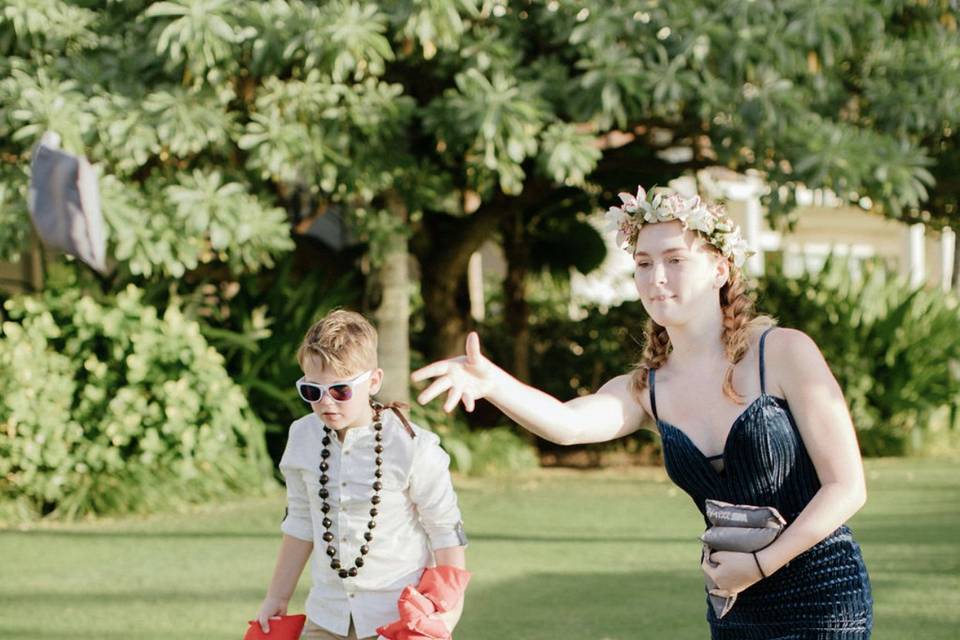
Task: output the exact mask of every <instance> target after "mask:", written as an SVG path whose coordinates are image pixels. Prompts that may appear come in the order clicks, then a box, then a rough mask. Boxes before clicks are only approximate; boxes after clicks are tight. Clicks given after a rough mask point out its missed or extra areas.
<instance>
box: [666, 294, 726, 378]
mask: <svg viewBox="0 0 960 640" xmlns="http://www.w3.org/2000/svg"><path fill="white" fill-rule="evenodd" d="M667 335H669V336H670V344H671V346H672V347H673V350H672V351H671V352H670V360H671V361H672V362H673V363H674V364H675V365H677V367H678V368H679V369H687V368H688V367H696V366H699V363H703V362H704V361H705V360H706V361H714V360H726V358H727V356H726V349H725V347H724V344H723V311H721V310H720V308H719V307H716V308H714V309H713V310H711V312H709V313H705V314H703V315H702V316H700V317H698V318H695V319H693V320H691V321H690V322H688V323H686V324H684V325H678V326H673V327H667Z"/></svg>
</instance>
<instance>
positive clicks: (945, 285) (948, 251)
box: [940, 227, 957, 291]
mask: <svg viewBox="0 0 960 640" xmlns="http://www.w3.org/2000/svg"><path fill="white" fill-rule="evenodd" d="M956 250H957V234H956V233H954V231H953V229H951V228H950V227H944V228H943V229H942V230H941V231H940V288H941V289H943V290H944V291H950V287H951V286H953V256H954V255H955V252H956Z"/></svg>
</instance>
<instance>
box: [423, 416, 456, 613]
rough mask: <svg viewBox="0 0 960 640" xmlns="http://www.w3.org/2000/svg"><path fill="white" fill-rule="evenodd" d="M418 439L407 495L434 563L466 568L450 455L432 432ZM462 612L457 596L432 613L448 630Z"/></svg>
mask: <svg viewBox="0 0 960 640" xmlns="http://www.w3.org/2000/svg"><path fill="white" fill-rule="evenodd" d="M418 440H420V441H419V442H418V443H417V452H416V454H415V455H414V459H413V469H412V471H411V473H410V498H411V500H413V503H414V504H415V505H416V507H417V512H418V513H419V515H420V522H421V524H422V525H423V528H424V529H425V530H426V532H427V536H428V537H429V538H430V546H431V547H432V548H433V556H434V561H435V562H436V564H437V566H453V567H456V568H458V569H466V568H467V561H466V553H465V549H466V544H467V538H466V536H465V534H464V532H463V522H462V521H461V516H460V508H459V507H458V506H457V494H456V492H455V491H454V489H453V481H452V479H451V478H450V456H448V455H447V453H446V452H445V451H444V450H443V449H442V448H440V442H439V439H438V438H437V436H436V435H434V434H432V433H429V432H425V433H424V434H423V435H422V436H421V437H420V438H418ZM462 612H463V598H460V601H459V602H458V603H457V605H456V606H455V607H453V608H452V609H451V610H450V611H447V612H446V613H437V614H434V615H435V616H436V617H438V618H440V619H441V620H443V622H444V623H445V624H446V625H447V628H448V629H450V630H451V631H452V630H453V628H454V627H455V626H456V625H457V622H458V621H459V620H460V615H461V613H462Z"/></svg>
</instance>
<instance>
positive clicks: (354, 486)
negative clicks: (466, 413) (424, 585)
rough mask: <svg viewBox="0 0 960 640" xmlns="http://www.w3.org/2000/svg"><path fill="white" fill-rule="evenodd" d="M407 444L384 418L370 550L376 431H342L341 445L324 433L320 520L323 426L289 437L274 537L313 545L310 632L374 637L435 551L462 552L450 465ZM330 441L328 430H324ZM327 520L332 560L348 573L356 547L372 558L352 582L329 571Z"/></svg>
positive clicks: (435, 450) (403, 433) (297, 428)
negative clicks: (325, 509)
mask: <svg viewBox="0 0 960 640" xmlns="http://www.w3.org/2000/svg"><path fill="white" fill-rule="evenodd" d="M413 429H414V433H416V438H411V437H410V434H409V433H408V432H407V430H406V429H405V428H404V426H403V424H402V423H401V422H400V420H399V419H398V418H397V416H396V415H395V414H394V413H393V411H391V410H384V412H383V431H382V433H383V441H382V444H383V453H381V454H380V455H381V457H382V458H383V463H382V466H381V470H382V471H383V477H382V478H380V480H381V482H382V483H383V488H382V489H381V491H380V499H381V501H380V504H378V505H377V506H376V507H377V511H378V512H379V513H378V514H377V516H376V518H375V521H376V528H374V529H373V530H372V533H373V540H372V541H370V542H367V541H366V540H365V539H364V537H363V534H364V532H366V531H368V529H367V523H368V522H369V521H370V509H371V508H372V507H373V505H372V504H371V503H370V498H371V496H372V495H373V482H374V480H376V478H375V477H374V471H375V470H376V463H375V458H376V456H377V454H376V453H375V452H374V446H375V445H376V442H375V440H374V429H373V425H367V426H363V427H356V428H353V429H348V430H347V432H346V435H345V437H344V441H343V443H341V442H340V441H339V440H338V438H337V436H336V434H335V433H333V432H331V436H330V440H331V442H330V445H329V446H328V447H327V449H329V451H330V454H331V455H330V457H329V458H327V462H328V464H329V467H330V468H329V469H328V470H327V471H326V474H327V476H329V480H328V482H327V485H326V487H327V489H328V491H329V492H330V495H329V496H328V497H327V503H328V504H329V505H330V511H329V513H327V514H323V513H322V512H321V511H320V506H321V504H322V502H323V501H322V499H321V498H320V495H319V492H320V480H319V478H320V473H321V471H320V461H321V457H320V452H321V450H322V449H323V444H322V443H321V440H322V439H323V436H324V432H323V422H322V421H321V420H320V418H319V417H318V416H317V415H316V414H313V413H311V414H309V415H306V416H304V417H302V418H300V419H299V420H297V421H295V422H294V423H293V424H292V425H291V427H290V433H289V435H288V438H287V447H286V449H285V450H284V452H283V457H282V458H281V460H280V471H281V473H283V476H284V478H285V480H286V484H287V515H286V517H285V518H284V520H283V524H282V525H281V527H280V528H281V530H282V531H283V532H284V533H286V534H288V535H291V536H293V537H295V538H299V539H301V540H307V541H310V542H313V554H312V560H311V572H312V577H313V585H312V587H311V589H310V594H309V595H308V596H307V603H306V613H307V617H308V618H310V620H312V621H313V622H314V623H316V624H318V625H319V626H321V627H324V628H325V629H328V630H330V631H332V632H333V633H336V634H340V635H346V634H347V631H348V628H349V625H350V619H351V617H352V618H353V623H354V627H355V628H356V632H357V637H360V638H364V637H366V636H375V635H376V633H377V632H376V629H377V627H379V626H382V625H385V624H388V623H390V622H393V621H394V620H396V619H397V616H398V613H397V599H398V598H399V597H400V592H401V591H402V590H403V588H404V587H405V586H407V585H410V584H413V585H415V584H417V583H418V582H419V581H420V575H421V574H422V573H423V569H424V568H425V567H427V566H429V565H431V564H432V550H434V549H444V548H447V547H456V546H462V545H465V544H466V538H465V536H464V535H463V527H462V524H461V516H460V509H459V507H458V506H457V496H456V493H454V490H453V483H452V482H451V480H450V472H449V464H450V457H449V456H448V455H447V454H446V452H445V451H444V450H443V449H441V448H440V439H439V438H438V437H437V436H436V435H435V434H433V433H431V432H430V431H427V430H425V429H422V428H420V427H418V426H416V425H413ZM331 431H332V430H331ZM324 517H328V518H330V520H332V521H333V525H332V526H331V527H330V532H331V533H333V535H334V536H335V537H334V539H333V542H331V543H330V544H333V545H334V546H335V547H336V548H337V556H336V558H337V559H338V560H339V561H340V564H341V567H342V568H344V569H349V568H350V567H353V566H354V560H355V559H356V558H357V557H358V556H360V547H361V545H364V544H366V545H368V546H369V548H370V551H369V553H368V554H367V555H365V556H363V561H364V565H363V567H361V568H360V569H359V570H358V572H357V576H356V577H354V578H345V579H343V578H340V577H339V576H338V575H337V572H336V571H334V570H333V569H331V568H330V556H328V555H327V552H326V551H327V546H328V543H327V542H324V540H323V533H324V528H323V524H322V521H323V519H324Z"/></svg>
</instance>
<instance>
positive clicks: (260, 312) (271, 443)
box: [156, 254, 363, 463]
mask: <svg viewBox="0 0 960 640" xmlns="http://www.w3.org/2000/svg"><path fill="white" fill-rule="evenodd" d="M345 259H347V258H346V257H345V256H342V255H340V256H339V260H341V261H342V260H345ZM296 260H297V256H296V254H288V255H286V256H284V257H282V258H281V259H280V261H279V264H278V266H277V267H276V268H275V269H271V270H268V271H264V272H261V273H259V274H247V275H243V276H240V277H239V278H238V279H236V280H233V279H230V280H225V281H221V282H219V283H217V284H214V283H212V282H207V283H201V284H200V285H198V286H196V287H194V288H193V289H192V290H189V291H185V290H183V288H181V289H180V290H178V292H177V294H176V295H175V296H173V297H169V298H167V299H158V300H157V301H156V303H157V305H158V306H160V307H165V306H167V305H169V304H179V305H181V306H182V307H183V309H184V312H185V313H187V314H188V315H190V316H191V317H195V318H197V319H198V321H199V322H200V330H201V332H202V333H203V335H204V337H206V339H207V340H208V341H209V343H210V344H211V345H212V346H214V347H215V348H216V349H217V351H218V352H220V353H221V354H223V356H224V358H225V366H226V368H227V371H228V372H229V374H230V376H231V377H232V378H233V380H234V381H235V382H236V383H237V384H238V385H239V386H240V388H241V389H242V390H243V394H244V396H245V397H246V398H247V400H248V402H249V403H250V407H251V409H253V411H254V413H256V415H257V417H258V418H259V419H260V420H262V421H263V423H264V424H265V426H266V438H267V448H268V450H269V452H270V455H271V457H272V459H273V460H274V462H276V463H279V461H280V456H281V455H282V454H283V448H284V446H285V444H286V438H287V429H288V427H289V426H290V423H291V422H293V421H294V420H296V419H297V418H299V417H300V416H302V415H303V414H305V413H307V412H309V408H308V407H307V406H306V405H305V404H304V403H303V401H302V400H301V399H300V397H299V396H298V395H297V392H296V390H295V388H294V382H295V381H296V380H297V379H298V378H299V377H300V376H301V375H303V373H302V372H301V371H300V365H299V364H298V363H297V349H298V348H299V346H300V342H301V341H302V340H303V336H304V335H306V333H307V330H308V329H309V328H310V325H312V324H313V323H314V322H315V321H316V320H319V319H320V318H321V317H323V315H325V314H326V313H328V312H329V311H331V310H333V309H335V308H337V307H355V306H356V305H357V303H358V299H357V298H358V293H359V292H360V291H362V289H363V287H362V285H361V284H360V283H358V282H357V277H356V276H357V274H356V272H354V271H347V272H346V273H345V274H344V273H343V271H342V264H339V263H338V264H337V266H338V267H339V268H340V272H339V274H338V273H336V272H337V271H338V269H335V268H323V267H322V266H319V265H315V264H314V265H312V266H311V268H309V269H307V270H305V271H304V272H302V273H301V272H298V271H297V269H296V268H295V262H296Z"/></svg>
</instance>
